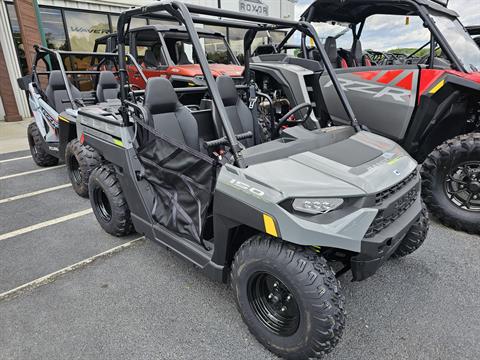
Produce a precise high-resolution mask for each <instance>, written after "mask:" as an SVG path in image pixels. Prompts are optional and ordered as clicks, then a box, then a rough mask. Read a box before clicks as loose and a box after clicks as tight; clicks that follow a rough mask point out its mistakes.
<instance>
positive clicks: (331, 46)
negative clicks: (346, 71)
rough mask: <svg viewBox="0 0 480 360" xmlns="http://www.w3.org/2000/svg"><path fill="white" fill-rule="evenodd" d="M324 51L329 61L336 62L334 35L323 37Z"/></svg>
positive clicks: (336, 53)
mask: <svg viewBox="0 0 480 360" xmlns="http://www.w3.org/2000/svg"><path fill="white" fill-rule="evenodd" d="M325 51H326V52H327V55H328V59H329V60H330V62H332V63H333V62H337V58H338V51H337V40H336V39H335V38H334V37H332V36H329V37H327V38H326V39H325Z"/></svg>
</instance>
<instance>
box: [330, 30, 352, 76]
mask: <svg viewBox="0 0 480 360" xmlns="http://www.w3.org/2000/svg"><path fill="white" fill-rule="evenodd" d="M325 52H326V53H327V56H328V59H329V60H330V63H331V64H332V66H333V67H334V68H335V69H338V68H347V67H348V64H347V61H346V60H345V59H344V58H343V57H341V56H339V55H338V48H337V40H336V39H335V38H334V37H332V36H329V37H327V38H326V39H325Z"/></svg>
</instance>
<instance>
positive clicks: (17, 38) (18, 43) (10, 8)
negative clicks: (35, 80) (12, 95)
mask: <svg viewBox="0 0 480 360" xmlns="http://www.w3.org/2000/svg"><path fill="white" fill-rule="evenodd" d="M6 5H7V12H8V17H9V19H10V27H11V28H12V36H13V42H14V43H15V50H16V51H17V56H18V63H19V65H20V71H21V73H22V76H25V75H27V74H28V73H29V71H28V64H27V59H26V58H25V49H24V47H23V42H22V36H21V34H20V26H19V24H18V18H17V12H16V11H15V6H14V5H13V4H6Z"/></svg>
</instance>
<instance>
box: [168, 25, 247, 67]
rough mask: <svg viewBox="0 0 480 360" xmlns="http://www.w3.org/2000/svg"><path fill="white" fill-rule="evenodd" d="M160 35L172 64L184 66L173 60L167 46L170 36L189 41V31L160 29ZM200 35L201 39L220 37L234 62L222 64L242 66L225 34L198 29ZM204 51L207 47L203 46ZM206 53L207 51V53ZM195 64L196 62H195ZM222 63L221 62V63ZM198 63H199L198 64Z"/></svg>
mask: <svg viewBox="0 0 480 360" xmlns="http://www.w3.org/2000/svg"><path fill="white" fill-rule="evenodd" d="M159 35H160V37H161V38H162V44H163V45H164V46H165V48H164V49H165V51H164V52H165V54H166V55H167V60H168V62H169V63H170V64H172V65H173V66H182V65H177V64H175V61H173V59H172V57H171V55H170V51H169V50H168V46H167V43H166V39H168V38H170V39H178V40H186V41H189V40H190V39H189V37H188V33H187V32H168V31H159ZM198 37H199V39H200V41H201V40H202V39H205V38H208V39H219V40H222V41H223V44H224V45H225V48H226V51H227V52H228V55H229V56H230V59H231V60H233V62H232V63H231V64H222V65H225V66H229V65H236V66H240V61H239V60H238V58H237V57H236V56H235V54H234V52H233V50H232V49H231V47H230V44H229V43H228V41H227V40H226V39H225V35H223V34H220V33H205V32H202V31H201V30H200V29H199V31H198ZM202 48H203V50H204V52H205V48H204V47H203V46H202ZM205 55H206V53H205ZM194 64H195V63H194ZM219 64H220V63H219ZM197 65H198V64H197Z"/></svg>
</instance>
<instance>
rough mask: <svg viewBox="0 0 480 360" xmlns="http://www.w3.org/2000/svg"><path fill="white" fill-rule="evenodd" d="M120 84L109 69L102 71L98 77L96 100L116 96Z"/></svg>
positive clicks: (101, 100) (102, 100)
mask: <svg viewBox="0 0 480 360" xmlns="http://www.w3.org/2000/svg"><path fill="white" fill-rule="evenodd" d="M119 91H120V85H119V83H118V81H117V79H116V78H115V75H113V73H112V72H111V71H102V72H101V73H100V76H99V77H98V85H97V100H98V102H105V101H107V100H111V99H116V98H118V92H119Z"/></svg>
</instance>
